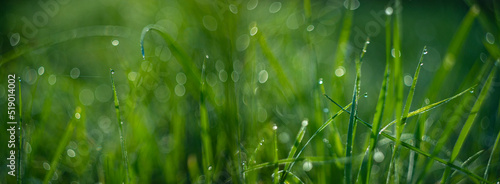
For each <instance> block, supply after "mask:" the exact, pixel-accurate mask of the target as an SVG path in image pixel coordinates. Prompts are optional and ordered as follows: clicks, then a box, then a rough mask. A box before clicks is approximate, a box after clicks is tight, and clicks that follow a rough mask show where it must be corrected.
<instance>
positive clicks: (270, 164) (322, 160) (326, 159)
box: [244, 155, 363, 173]
mask: <svg viewBox="0 0 500 184" xmlns="http://www.w3.org/2000/svg"><path fill="white" fill-rule="evenodd" d="M362 157H363V155H357V156H354V157H352V158H348V157H342V158H336V157H300V158H292V159H289V158H287V159H281V160H278V161H275V162H264V163H260V164H257V165H254V166H250V167H248V168H247V169H246V170H245V171H244V172H245V173H247V172H252V171H256V170H259V169H263V168H266V167H274V166H275V165H276V164H278V165H283V164H286V163H296V162H300V161H304V160H307V161H309V162H312V163H346V162H351V161H352V160H355V159H360V158H362ZM287 172H288V171H287Z"/></svg>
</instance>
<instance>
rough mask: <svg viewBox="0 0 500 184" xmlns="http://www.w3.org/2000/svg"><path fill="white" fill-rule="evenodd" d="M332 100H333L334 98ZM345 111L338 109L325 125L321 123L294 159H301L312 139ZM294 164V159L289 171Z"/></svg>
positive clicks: (288, 170)
mask: <svg viewBox="0 0 500 184" xmlns="http://www.w3.org/2000/svg"><path fill="white" fill-rule="evenodd" d="M325 96H326V97H327V98H330V97H328V96H327V95H326V94H325ZM330 100H331V99H330ZM332 101H333V100H332ZM350 106H351V104H348V105H346V106H345V107H342V108H349V107H350ZM344 111H345V110H340V111H338V112H337V113H336V114H334V115H333V116H332V117H331V118H330V119H328V120H327V121H326V122H325V123H323V125H321V127H320V128H319V129H318V130H316V132H314V134H313V135H312V136H311V137H310V138H309V139H308V140H307V142H306V143H305V144H304V146H302V149H300V151H299V152H298V153H297V155H296V156H295V157H294V160H297V159H299V157H300V155H301V154H302V152H303V151H304V150H305V148H306V146H307V145H309V143H310V142H311V140H312V139H313V138H314V137H316V136H317V135H318V134H319V133H320V132H321V131H323V130H324V129H325V128H326V127H327V126H328V125H330V124H331V123H332V122H333V120H334V119H335V118H336V117H337V116H339V115H340V114H342V113H343V112H344ZM294 164H295V161H292V162H291V163H290V166H289V167H288V169H287V172H290V171H291V170H292V168H293V165H294Z"/></svg>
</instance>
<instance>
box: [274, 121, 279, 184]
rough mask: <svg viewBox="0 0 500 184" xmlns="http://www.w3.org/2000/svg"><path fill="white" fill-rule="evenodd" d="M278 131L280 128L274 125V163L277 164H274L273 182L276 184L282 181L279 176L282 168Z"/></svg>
mask: <svg viewBox="0 0 500 184" xmlns="http://www.w3.org/2000/svg"><path fill="white" fill-rule="evenodd" d="M277 131H278V126H276V125H274V126H273V134H274V162H275V164H274V174H273V175H274V178H273V181H274V183H275V184H277V183H279V181H280V177H279V174H278V172H279V169H280V167H279V164H278V160H279V158H278V133H277Z"/></svg>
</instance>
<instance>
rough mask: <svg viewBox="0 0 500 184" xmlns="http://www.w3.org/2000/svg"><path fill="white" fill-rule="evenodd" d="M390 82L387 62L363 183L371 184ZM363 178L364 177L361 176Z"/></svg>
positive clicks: (370, 138) (374, 118) (374, 117)
mask: <svg viewBox="0 0 500 184" xmlns="http://www.w3.org/2000/svg"><path fill="white" fill-rule="evenodd" d="M388 80H389V63H387V62H386V65H385V72H384V80H383V81H382V88H381V89H380V93H379V96H378V101H377V106H376V110H375V115H374V116H373V127H374V128H373V129H372V132H371V134H370V137H369V141H370V143H369V147H368V149H369V151H368V162H367V164H368V165H366V169H367V170H366V174H365V178H364V179H362V180H361V183H369V181H370V173H371V167H372V165H373V154H374V153H375V152H374V150H375V147H376V146H377V139H378V135H379V131H380V126H381V125H382V119H383V114H384V108H385V101H386V98H387V83H388ZM360 172H361V171H360ZM361 176H362V175H361Z"/></svg>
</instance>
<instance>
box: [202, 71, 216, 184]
mask: <svg viewBox="0 0 500 184" xmlns="http://www.w3.org/2000/svg"><path fill="white" fill-rule="evenodd" d="M201 73H202V74H201V75H202V77H203V79H202V82H201V92H200V128H201V132H200V134H201V140H202V143H203V147H202V148H203V149H202V154H203V171H204V172H205V175H206V183H211V182H212V171H211V170H212V167H213V166H212V164H213V161H212V157H213V153H212V141H211V138H210V130H209V127H210V123H209V121H208V113H207V108H206V105H205V96H204V95H205V62H203V66H202V71H201Z"/></svg>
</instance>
